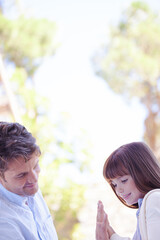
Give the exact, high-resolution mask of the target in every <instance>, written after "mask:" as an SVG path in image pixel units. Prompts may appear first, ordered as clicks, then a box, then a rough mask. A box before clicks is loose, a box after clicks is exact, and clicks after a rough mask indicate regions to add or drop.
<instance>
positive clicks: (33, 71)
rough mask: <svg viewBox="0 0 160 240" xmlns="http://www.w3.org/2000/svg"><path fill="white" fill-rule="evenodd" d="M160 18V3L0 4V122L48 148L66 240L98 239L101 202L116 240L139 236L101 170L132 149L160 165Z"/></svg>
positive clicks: (74, 0)
mask: <svg viewBox="0 0 160 240" xmlns="http://www.w3.org/2000/svg"><path fill="white" fill-rule="evenodd" d="M159 13H160V5H159V1H158V0H145V1H138V2H135V1H130V0H112V1H107V0H81V1H78V0H45V1H42V0H19V1H18V0H17V1H16V0H0V120H1V121H16V122H20V123H21V124H23V125H25V126H26V127H27V129H28V130H29V131H31V132H32V133H33V135H34V136H35V137H36V139H37V142H38V144H39V145H40V147H41V150H42V156H41V175H40V187H41V189H42V192H43V195H44V198H45V200H46V202H47V204H48V206H49V208H50V211H51V213H52V216H53V220H54V223H55V227H56V229H57V233H58V236H59V240H88V239H90V240H93V239H95V223H96V208H97V201H98V200H99V199H101V200H102V201H103V202H104V206H105V210H106V212H107V213H108V215H109V220H110V222H111V225H112V226H113V227H114V228H115V230H116V231H117V233H119V234H121V235H122V236H130V237H131V236H132V235H133V233H134V231H135V228H136V216H135V213H136V212H135V210H132V209H128V208H126V207H125V206H122V204H121V203H120V202H119V200H118V199H116V197H115V196H114V194H113V193H112V191H111V189H110V188H109V186H108V185H107V183H105V181H104V179H103V176H102V169H103V164H104V161H105V159H106V158H107V157H108V155H109V154H110V153H111V152H112V151H113V150H114V149H115V148H117V147H119V146H120V145H122V144H125V143H128V142H133V141H145V142H146V143H147V144H148V145H149V146H150V147H151V148H152V150H153V151H154V153H155V154H156V156H157V157H158V158H159V156H160V127H159V126H160V15H159Z"/></svg>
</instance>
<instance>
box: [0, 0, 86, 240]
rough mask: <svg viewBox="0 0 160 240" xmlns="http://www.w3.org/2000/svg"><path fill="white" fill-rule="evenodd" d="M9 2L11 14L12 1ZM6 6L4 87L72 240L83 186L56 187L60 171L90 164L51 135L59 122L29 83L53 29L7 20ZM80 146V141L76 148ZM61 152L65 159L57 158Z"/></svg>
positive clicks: (65, 235)
mask: <svg viewBox="0 0 160 240" xmlns="http://www.w3.org/2000/svg"><path fill="white" fill-rule="evenodd" d="M8 2H9V3H10V5H9V6H11V7H12V8H13V9H14V11H15V12H16V11H17V8H16V5H14V4H15V3H14V2H15V1H13V0H10V1H8ZM8 2H7V1H5V2H4V1H0V9H1V11H0V54H1V55H2V57H3V61H4V63H5V66H6V69H7V71H8V72H9V73H10V74H9V81H8V85H10V89H11V90H12V93H13V94H14V96H15V98H16V100H17V105H18V109H19V114H20V116H21V123H22V124H23V125H25V126H26V127H27V129H29V130H30V131H31V132H32V133H33V135H34V136H35V137H36V139H37V141H38V144H39V145H40V148H41V151H42V156H41V162H40V164H41V166H42V174H41V177H40V185H41V189H42V192H43V195H44V197H45V199H46V201H47V203H48V206H49V208H50V210H51V213H52V216H53V218H54V219H55V225H56V228H57V232H58V233H59V239H61V240H62V239H72V232H73V231H74V226H75V224H77V223H78V218H77V215H78V211H79V209H80V207H81V205H82V203H83V193H84V186H83V185H82V184H79V183H74V182H73V180H72V179H71V178H69V177H68V178H66V179H65V184H63V185H59V182H62V180H63V181H64V178H63V175H62V174H61V167H62V166H63V165H65V164H74V165H75V166H76V168H77V171H81V169H82V167H83V166H82V165H83V164H84V165H85V163H86V162H87V161H88V159H89V157H88V155H89V154H88V155H87V150H86V148H87V147H86V146H85V148H83V146H82V148H80V149H79V151H80V152H81V153H83V152H85V159H84V162H82V163H81V159H80V158H77V156H76V154H75V149H74V147H75V146H74V144H72V143H73V142H74V139H72V141H73V142H66V141H65V140H64V139H63V138H62V139H60V140H59V139H58V138H57V137H56V136H55V135H56V134H55V132H56V131H57V129H58V124H59V123H57V122H53V121H52V120H51V119H50V118H49V117H48V116H49V108H50V103H49V99H47V97H44V96H41V95H40V94H38V93H37V92H36V87H35V83H34V75H35V73H36V71H37V70H38V68H39V66H40V65H41V64H42V63H43V61H44V60H45V58H46V57H50V56H52V55H53V54H55V51H56V48H57V43H56V42H55V36H56V24H55V23H54V22H51V21H49V20H47V19H35V18H34V17H28V16H26V15H22V14H19V12H16V14H15V16H16V17H14V18H10V17H9V14H8V11H9V10H8V5H5V4H4V3H6V4H7V3H8ZM0 76H2V74H1V75H0ZM1 80H2V79H1ZM3 85H4V84H3V82H2V81H1V82H0V90H1V91H0V94H1V95H2V96H1V97H2V98H3V97H4V92H5V91H6V90H5V89H3ZM63 124H65V122H63ZM83 140H84V139H83ZM80 143H81V140H79V141H78V143H77V145H78V146H79V145H80ZM57 149H58V150H57ZM61 152H63V155H64V156H65V157H61V155H60V153H61ZM60 174H61V175H60ZM58 180H59V182H58Z"/></svg>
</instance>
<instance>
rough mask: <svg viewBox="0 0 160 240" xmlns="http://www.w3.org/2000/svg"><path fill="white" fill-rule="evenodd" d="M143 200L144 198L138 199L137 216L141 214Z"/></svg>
mask: <svg viewBox="0 0 160 240" xmlns="http://www.w3.org/2000/svg"><path fill="white" fill-rule="evenodd" d="M142 202H143V198H139V199H138V210H137V212H136V216H137V217H138V216H139V213H140V209H141V205H142Z"/></svg>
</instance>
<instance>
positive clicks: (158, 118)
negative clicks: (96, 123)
mask: <svg viewBox="0 0 160 240" xmlns="http://www.w3.org/2000/svg"><path fill="white" fill-rule="evenodd" d="M159 36H160V15H158V14H155V13H153V12H152V11H151V9H149V7H148V6H147V5H146V4H145V3H143V2H134V3H132V4H131V6H130V7H129V8H128V9H127V10H126V11H125V12H124V13H123V14H122V20H121V21H120V23H119V24H118V25H117V26H116V27H111V31H110V41H109V44H108V45H106V46H105V48H103V49H101V51H100V54H99V55H96V56H95V58H94V63H95V66H96V72H97V74H99V75H100V76H102V77H103V78H104V79H105V80H106V82H107V83H108V85H109V86H110V87H111V89H112V90H113V91H114V92H116V93H118V94H122V95H123V96H124V97H125V98H126V99H132V98H133V97H137V98H138V99H139V100H140V102H141V103H142V104H143V106H144V107H145V108H146V110H147V118H146V120H145V127H146V129H145V134H144V137H145V140H146V141H147V142H148V143H149V145H150V146H151V147H152V149H153V150H156V148H157V146H158V133H159V130H158V129H159V125H160V114H159V110H160V65H159V62H160V55H159V51H160V38H159Z"/></svg>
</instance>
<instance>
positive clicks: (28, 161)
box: [0, 122, 58, 240]
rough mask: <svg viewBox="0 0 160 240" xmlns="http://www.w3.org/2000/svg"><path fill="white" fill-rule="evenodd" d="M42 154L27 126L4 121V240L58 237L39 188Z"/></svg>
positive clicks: (0, 163) (0, 193) (0, 153)
mask: <svg viewBox="0 0 160 240" xmlns="http://www.w3.org/2000/svg"><path fill="white" fill-rule="evenodd" d="M40 154H41V153H40V149H39V147H38V146H37V145H36V140H35V138H34V137H33V136H32V134H31V133H29V132H28V131H27V130H26V128H25V127H24V126H22V125H20V124H18V123H7V122H0V240H39V239H40V240H58V238H57V234H56V230H55V228H54V225H53V222H52V218H51V215H50V213H49V210H48V207H47V205H46V204H45V202H44V199H43V197H42V194H41V192H40V190H39V189H38V176H39V173H40V167H39V159H38V158H39V156H40Z"/></svg>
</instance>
